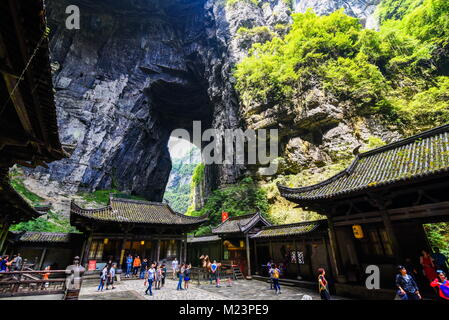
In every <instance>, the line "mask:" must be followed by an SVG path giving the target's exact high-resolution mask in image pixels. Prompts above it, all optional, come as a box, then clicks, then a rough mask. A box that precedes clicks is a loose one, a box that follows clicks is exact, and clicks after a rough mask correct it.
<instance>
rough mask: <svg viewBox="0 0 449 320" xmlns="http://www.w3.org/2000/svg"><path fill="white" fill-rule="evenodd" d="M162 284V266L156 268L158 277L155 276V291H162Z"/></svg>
mask: <svg viewBox="0 0 449 320" xmlns="http://www.w3.org/2000/svg"><path fill="white" fill-rule="evenodd" d="M161 284H162V266H158V267H157V268H156V275H155V286H154V289H155V290H160V289H161Z"/></svg>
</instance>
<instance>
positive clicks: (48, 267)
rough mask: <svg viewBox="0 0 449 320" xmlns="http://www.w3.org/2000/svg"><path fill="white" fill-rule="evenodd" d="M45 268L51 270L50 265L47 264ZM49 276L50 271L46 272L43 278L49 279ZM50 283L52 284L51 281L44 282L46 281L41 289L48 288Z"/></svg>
mask: <svg viewBox="0 0 449 320" xmlns="http://www.w3.org/2000/svg"><path fill="white" fill-rule="evenodd" d="M44 270H45V271H49V270H50V266H46V267H45V268H44ZM49 277H50V272H46V273H44V274H42V280H48V278H49ZM49 285H50V283H49V282H44V283H43V287H42V288H41V289H42V290H43V289H46V288H48V286H49Z"/></svg>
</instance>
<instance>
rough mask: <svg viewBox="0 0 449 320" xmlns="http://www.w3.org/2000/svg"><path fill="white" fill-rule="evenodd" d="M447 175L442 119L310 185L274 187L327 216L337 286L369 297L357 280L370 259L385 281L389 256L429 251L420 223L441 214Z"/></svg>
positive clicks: (446, 204)
mask: <svg viewBox="0 0 449 320" xmlns="http://www.w3.org/2000/svg"><path fill="white" fill-rule="evenodd" d="M448 176H449V125H444V126H441V127H438V128H435V129H432V130H429V131H426V132H423V133H421V134H418V135H415V136H412V137H409V138H407V139H404V140H401V141H398V142H395V143H392V144H389V145H386V146H383V147H381V148H378V149H375V150H372V151H369V152H365V153H362V154H359V155H358V156H357V157H356V158H355V160H354V161H353V163H352V164H351V165H350V166H349V167H348V168H347V169H345V170H343V171H342V172H340V173H339V174H337V175H335V176H333V177H331V178H329V179H327V180H325V181H323V182H321V183H318V184H316V185H312V186H307V187H300V188H291V187H287V186H281V185H279V186H278V188H279V191H280V193H281V195H282V196H283V197H285V198H286V199H288V200H290V201H292V202H294V203H297V204H298V205H299V206H300V207H302V208H305V209H308V210H313V211H316V212H318V213H320V214H322V215H325V216H327V219H328V228H329V238H330V242H331V249H332V255H331V256H332V262H333V263H332V264H333V266H334V268H333V273H334V276H335V278H336V280H337V284H336V289H337V292H338V293H340V294H357V295H359V296H360V295H363V296H366V297H369V296H371V295H376V294H377V293H376V292H374V291H372V290H367V289H366V287H365V284H364V281H365V279H366V277H367V274H366V273H365V272H366V268H367V266H370V265H374V266H378V267H379V268H380V277H381V288H384V289H393V288H394V281H393V279H394V275H395V273H396V266H397V264H399V263H404V261H405V259H406V258H409V259H411V262H412V263H414V264H415V265H416V266H419V261H418V259H419V256H420V255H421V250H422V249H426V250H427V251H430V247H429V243H428V240H427V237H426V234H425V231H424V228H423V224H424V223H432V222H440V221H449V179H448ZM423 286H424V287H427V286H428V283H425V282H424V283H423ZM356 287H358V290H356Z"/></svg>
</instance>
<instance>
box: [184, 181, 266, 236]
mask: <svg viewBox="0 0 449 320" xmlns="http://www.w3.org/2000/svg"><path fill="white" fill-rule="evenodd" d="M223 211H226V212H228V213H229V216H230V217H234V216H241V215H244V214H248V213H255V212H258V211H259V212H261V213H262V214H266V213H267V212H268V202H267V197H266V193H265V191H264V190H262V189H261V188H260V187H259V186H258V185H257V184H256V183H255V182H254V181H253V179H252V178H244V179H242V180H241V181H240V182H239V183H236V184H234V185H230V186H227V187H223V188H221V189H218V190H215V191H213V192H212V194H211V195H209V197H208V198H207V201H206V203H205V205H204V207H203V208H202V209H201V210H198V211H192V212H190V214H191V215H192V216H202V215H204V214H209V218H210V226H217V225H218V224H219V223H220V222H221V213H222V212H223ZM210 226H206V227H201V228H199V229H198V230H197V232H196V233H195V235H197V236H199V235H203V234H207V233H209V232H210Z"/></svg>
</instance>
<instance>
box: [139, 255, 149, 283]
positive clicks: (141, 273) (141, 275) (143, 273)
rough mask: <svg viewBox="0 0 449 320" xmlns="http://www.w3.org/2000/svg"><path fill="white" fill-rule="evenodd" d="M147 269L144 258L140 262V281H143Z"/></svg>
mask: <svg viewBox="0 0 449 320" xmlns="http://www.w3.org/2000/svg"><path fill="white" fill-rule="evenodd" d="M147 268H148V260H147V259H146V258H145V259H143V261H142V264H141V265H140V279H144V278H145V272H146V271H147Z"/></svg>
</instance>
